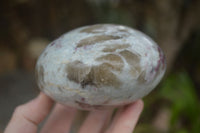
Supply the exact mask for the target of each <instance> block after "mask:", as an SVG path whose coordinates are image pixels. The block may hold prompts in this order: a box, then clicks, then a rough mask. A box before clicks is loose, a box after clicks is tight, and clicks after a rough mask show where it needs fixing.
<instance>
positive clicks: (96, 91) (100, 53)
mask: <svg viewBox="0 0 200 133" xmlns="http://www.w3.org/2000/svg"><path fill="white" fill-rule="evenodd" d="M165 69H166V61H165V57H164V54H163V52H162V50H161V49H160V47H159V46H158V45H157V44H156V43H155V42H154V41H153V40H152V39H150V38H149V37H148V36H146V35H145V34H143V33H141V32H139V31H137V30H134V29H132V28H129V27H126V26H122V25H115V24H97V25H91V26H85V27H81V28H77V29H75V30H72V31H70V32H68V33H66V34H64V35H62V36H61V37H59V38H58V39H56V40H55V41H53V42H52V43H50V44H49V45H48V46H47V47H46V49H45V50H44V51H43V53H42V54H41V55H40V57H39V59H38V61H37V65H36V79H37V83H38V86H39V88H40V89H41V91H43V92H44V93H45V94H47V95H48V96H50V97H51V98H53V99H54V100H55V101H57V102H59V103H61V104H64V105H68V106H72V107H76V108H79V109H85V110H91V109H103V108H106V107H114V106H119V105H125V104H128V103H131V102H133V101H135V100H137V99H139V98H142V97H144V96H145V95H147V94H148V93H149V92H150V91H152V89H153V88H155V86H156V85H157V84H158V83H159V82H160V80H161V78H162V77H163V75H164V73H165Z"/></svg>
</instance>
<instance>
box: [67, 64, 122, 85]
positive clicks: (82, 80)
mask: <svg viewBox="0 0 200 133" xmlns="http://www.w3.org/2000/svg"><path fill="white" fill-rule="evenodd" d="M111 67H114V66H111V65H109V64H105V63H103V64H101V65H98V66H92V67H89V66H87V65H85V64H83V63H82V62H81V61H74V62H71V63H69V64H68V65H67V77H68V79H69V80H71V81H74V82H76V83H78V84H80V85H81V87H82V88H85V87H86V86H87V85H91V86H95V87H97V88H98V87H102V86H114V87H119V86H120V85H121V82H120V80H119V79H118V78H117V77H116V76H115V75H114V74H113V73H112V72H111V70H110V68H111ZM115 69H119V68H117V67H115Z"/></svg>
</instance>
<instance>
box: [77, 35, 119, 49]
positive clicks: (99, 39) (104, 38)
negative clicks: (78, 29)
mask: <svg viewBox="0 0 200 133" xmlns="http://www.w3.org/2000/svg"><path fill="white" fill-rule="evenodd" d="M120 38H121V37H120V36H112V35H96V36H91V37H87V38H85V39H82V40H80V41H79V42H78V44H77V46H76V47H77V48H79V47H85V46H89V45H94V44H96V43H100V42H104V41H108V40H116V39H120Z"/></svg>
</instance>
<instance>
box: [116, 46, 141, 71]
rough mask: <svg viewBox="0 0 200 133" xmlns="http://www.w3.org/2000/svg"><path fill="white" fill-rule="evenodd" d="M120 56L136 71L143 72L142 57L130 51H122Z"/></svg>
mask: <svg viewBox="0 0 200 133" xmlns="http://www.w3.org/2000/svg"><path fill="white" fill-rule="evenodd" d="M120 54H121V55H122V56H123V57H124V58H125V60H126V62H127V63H128V64H129V65H130V66H131V67H134V70H136V71H137V72H141V67H140V56H139V55H136V54H134V53H132V52H130V51H129V50H124V51H121V52H120Z"/></svg>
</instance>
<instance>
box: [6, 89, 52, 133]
mask: <svg viewBox="0 0 200 133" xmlns="http://www.w3.org/2000/svg"><path fill="white" fill-rule="evenodd" d="M52 106H53V101H52V100H51V99H50V98H49V97H48V96H46V95H45V94H43V93H40V94H39V96H38V97H36V98H35V99H33V100H31V101H30V102H28V103H26V104H23V105H20V106H18V107H17V108H16V109H15V111H14V113H13V116H12V118H11V120H10V122H9V123H8V126H7V127H6V129H5V133H36V132H37V128H38V125H39V123H40V122H42V120H44V118H45V117H46V116H47V114H49V112H50V110H51V108H52Z"/></svg>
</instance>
